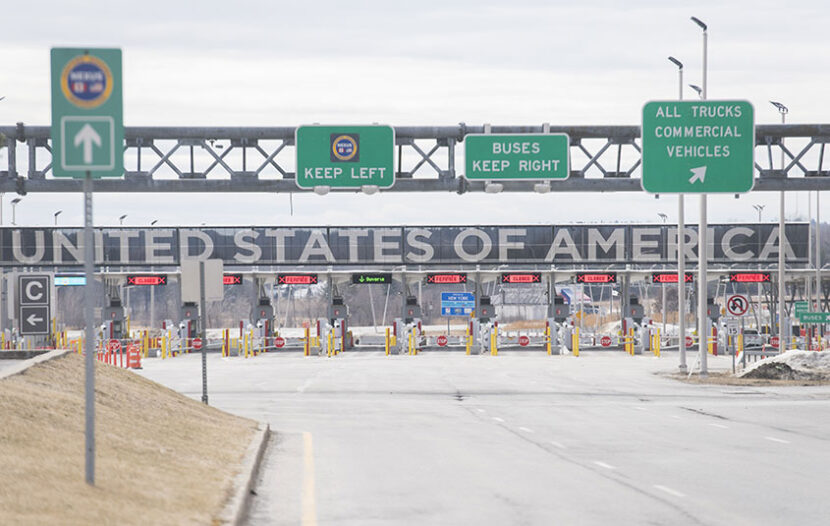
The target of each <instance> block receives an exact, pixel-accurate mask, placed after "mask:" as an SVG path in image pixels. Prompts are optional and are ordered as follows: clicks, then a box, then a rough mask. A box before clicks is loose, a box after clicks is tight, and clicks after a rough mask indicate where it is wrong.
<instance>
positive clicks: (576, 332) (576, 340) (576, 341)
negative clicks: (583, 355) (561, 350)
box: [572, 327, 579, 356]
mask: <svg viewBox="0 0 830 526" xmlns="http://www.w3.org/2000/svg"><path fill="white" fill-rule="evenodd" d="M572 338H573V353H574V356H579V327H574V333H573V336H572Z"/></svg>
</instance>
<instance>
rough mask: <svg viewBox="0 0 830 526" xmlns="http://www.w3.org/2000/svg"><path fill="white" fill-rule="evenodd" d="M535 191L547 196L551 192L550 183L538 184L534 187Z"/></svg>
mask: <svg viewBox="0 0 830 526" xmlns="http://www.w3.org/2000/svg"><path fill="white" fill-rule="evenodd" d="M533 191H534V192H536V193H537V194H547V193H549V192H550V183H536V184H534V185H533Z"/></svg>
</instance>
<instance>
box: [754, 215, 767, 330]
mask: <svg viewBox="0 0 830 526" xmlns="http://www.w3.org/2000/svg"><path fill="white" fill-rule="evenodd" d="M752 208H754V209H755V210H757V211H758V222H759V223H760V222H761V212H763V211H764V208H766V205H752ZM757 294H758V334H761V325H763V323H762V320H761V310H762V307H763V301H762V299H761V283H760V282H759V283H758V288H757Z"/></svg>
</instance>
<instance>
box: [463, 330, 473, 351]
mask: <svg viewBox="0 0 830 526" xmlns="http://www.w3.org/2000/svg"><path fill="white" fill-rule="evenodd" d="M464 334H465V335H466V337H467V341H466V342H465V345H466V348H467V356H469V355H470V349H472V347H473V334H472V331H471V330H470V325H469V324H467V328H466V329H465V330H464Z"/></svg>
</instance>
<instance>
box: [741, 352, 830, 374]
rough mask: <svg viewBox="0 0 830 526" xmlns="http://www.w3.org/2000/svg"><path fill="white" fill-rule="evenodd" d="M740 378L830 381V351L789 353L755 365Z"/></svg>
mask: <svg viewBox="0 0 830 526" xmlns="http://www.w3.org/2000/svg"><path fill="white" fill-rule="evenodd" d="M738 377H740V378H764V379H776V380H827V379H830V351H821V352H816V351H795V350H793V351H787V352H785V353H784V354H781V355H778V356H773V357H770V358H766V359H764V360H760V361H758V362H756V363H754V364H753V365H752V366H751V367H749V368H748V369H746V370H745V371H744V372H742V373H741V374H739V375H738Z"/></svg>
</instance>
